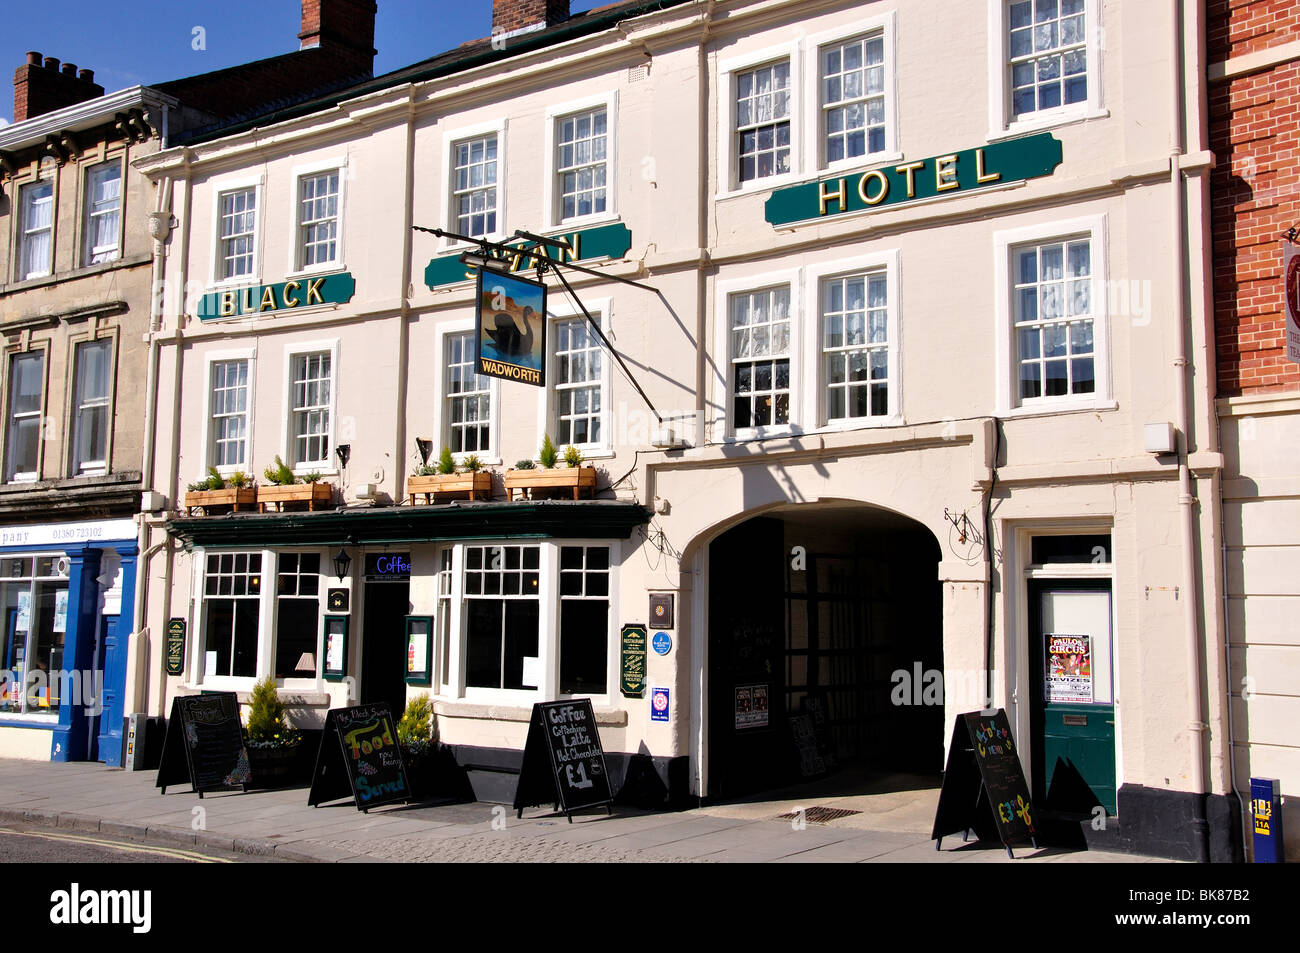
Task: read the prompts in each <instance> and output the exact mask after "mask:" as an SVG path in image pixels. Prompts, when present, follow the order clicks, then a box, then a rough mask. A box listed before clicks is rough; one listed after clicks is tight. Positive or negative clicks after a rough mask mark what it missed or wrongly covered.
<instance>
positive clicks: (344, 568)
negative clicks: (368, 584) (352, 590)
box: [334, 546, 352, 582]
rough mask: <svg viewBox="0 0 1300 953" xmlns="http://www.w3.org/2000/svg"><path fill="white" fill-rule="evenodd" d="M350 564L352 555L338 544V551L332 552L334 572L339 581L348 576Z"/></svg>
mask: <svg viewBox="0 0 1300 953" xmlns="http://www.w3.org/2000/svg"><path fill="white" fill-rule="evenodd" d="M351 565H352V557H351V556H349V555H348V551H347V550H346V549H344V548H343V547H342V546H340V547H339V551H338V552H337V553H335V554H334V574H335V575H336V576H338V577H339V582H342V581H343V580H344V579H346V578H347V577H348V567H349V566H351Z"/></svg>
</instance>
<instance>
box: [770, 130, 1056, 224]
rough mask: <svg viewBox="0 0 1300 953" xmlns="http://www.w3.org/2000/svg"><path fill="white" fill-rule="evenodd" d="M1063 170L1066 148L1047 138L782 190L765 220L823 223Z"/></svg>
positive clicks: (772, 198)
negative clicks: (845, 216) (833, 218)
mask: <svg viewBox="0 0 1300 953" xmlns="http://www.w3.org/2000/svg"><path fill="white" fill-rule="evenodd" d="M1060 164H1061V143H1060V141H1059V140H1058V139H1057V138H1056V137H1055V136H1053V135H1052V134H1051V133H1050V132H1044V133H1039V134H1038V135H1036V136H1025V137H1023V138H1020V139H1008V140H1007V141H1005V142H995V143H992V144H990V145H987V146H981V147H980V148H978V149H967V150H966V151H964V152H953V153H949V154H948V155H943V156H933V157H932V158H929V159H917V160H916V161H914V162H904V163H901V164H899V165H890V166H882V167H880V168H878V169H868V170H867V171H866V172H854V173H852V174H851V175H841V176H832V177H830V178H826V179H821V180H819V181H817V182H807V183H805V184H803V185H792V186H790V187H789V188H785V189H777V190H776V191H774V192H773V193H772V194H771V195H770V196H768V199H767V205H766V206H765V209H766V215H765V217H766V219H767V221H768V223H769V224H771V225H773V226H781V225H791V224H794V223H796V222H799V223H807V222H815V221H821V220H825V219H827V218H831V217H833V216H836V215H843V214H845V213H848V212H864V211H873V210H875V209H879V208H885V207H887V206H893V205H903V204H906V203H908V202H920V201H923V200H925V199H933V198H942V197H945V196H954V195H964V194H966V193H967V192H972V191H975V190H976V189H986V188H989V187H990V186H1005V185H1009V184H1013V183H1016V182H1021V181H1024V180H1025V179H1036V178H1039V177H1041V176H1044V175H1051V174H1052V172H1053V171H1054V170H1055V169H1056V167H1057V166H1058V165H1060Z"/></svg>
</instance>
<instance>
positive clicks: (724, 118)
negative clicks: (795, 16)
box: [715, 40, 806, 199]
mask: <svg viewBox="0 0 1300 953" xmlns="http://www.w3.org/2000/svg"><path fill="white" fill-rule="evenodd" d="M803 60H804V56H803V44H802V43H800V42H799V41H797V40H795V41H791V42H789V43H782V44H779V45H776V46H768V47H765V48H763V49H761V50H755V51H753V52H752V53H747V54H744V55H742V56H734V57H729V58H727V59H725V60H719V61H718V67H717V69H718V82H717V86H716V89H717V91H718V92H717V96H718V104H717V113H718V114H717V121H716V131H715V135H716V139H715V141H716V142H717V144H718V148H717V153H718V163H717V165H718V181H717V195H716V196H715V198H719V199H722V198H729V197H731V196H735V195H747V194H749V193H752V192H768V191H771V190H772V189H775V188H780V187H781V186H783V185H790V184H792V183H794V182H797V181H799V178H800V176H801V175H802V174H803V170H804V162H803V152H804V147H803V143H804V136H805V133H804V124H805V123H804V113H805V109H804V105H803V104H804V96H805V94H804V86H805V85H806V82H805V78H804V69H803ZM782 61H785V62H786V63H788V64H789V66H790V97H789V110H790V171H789V172H786V173H783V174H781V175H769V176H767V177H766V178H760V179H752V180H750V181H749V182H744V183H742V182H740V169H739V166H738V163H737V161H736V147H737V142H738V137H737V133H736V79H737V77H738V76H739V75H740V74H741V73H747V72H749V71H751V70H755V69H758V68H760V67H763V66H770V65H775V64H777V63H780V62H782ZM724 157H725V158H724Z"/></svg>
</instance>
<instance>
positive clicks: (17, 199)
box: [10, 163, 59, 283]
mask: <svg viewBox="0 0 1300 953" xmlns="http://www.w3.org/2000/svg"><path fill="white" fill-rule="evenodd" d="M42 185H48V186H49V187H50V196H49V203H50V224H49V225H48V226H46V227H44V228H41V229H29V228H28V225H27V220H28V213H29V212H30V211H31V207H32V205H33V204H34V200H33V199H32V198H31V195H32V193H33V192H34V191H35V190H36V189H38V188H40V187H41V186H42ZM10 207H11V214H10V220H11V221H12V222H13V230H14V240H13V250H14V258H13V261H14V265H13V276H14V278H13V280H14V282H15V283H17V282H22V281H35V280H37V279H39V278H47V277H49V276H50V275H52V274H54V265H55V261H54V255H55V252H56V251H58V239H59V176H58V175H55V174H54V173H52V172H50V171H47V169H46V167H45V165H44V163H42V165H41V171H40V173H39V174H38V175H36V176H34V177H33V178H31V179H30V180H28V181H26V182H22V183H20V184H19V185H18V187H17V188H16V189H15V190H13V191H12V193H11V200H10ZM35 231H41V232H48V233H49V238H50V245H49V253H48V257H47V259H46V262H45V268H44V269H43V270H42V269H38V270H36V271H33V272H30V273H29V272H27V271H26V270H25V268H24V267H23V262H24V259H25V258H26V257H27V246H28V243H29V242H30V241H31V239H30V237H29V235H30V234H32V233H33V232H35Z"/></svg>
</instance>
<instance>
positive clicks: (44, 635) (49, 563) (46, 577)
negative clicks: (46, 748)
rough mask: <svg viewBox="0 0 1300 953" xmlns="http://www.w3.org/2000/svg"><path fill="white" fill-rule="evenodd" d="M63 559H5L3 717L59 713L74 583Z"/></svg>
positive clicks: (1, 591) (0, 646) (0, 569)
mask: <svg viewBox="0 0 1300 953" xmlns="http://www.w3.org/2000/svg"><path fill="white" fill-rule="evenodd" d="M65 567H66V562H64V561H63V557H62V556H60V555H43V556H6V557H4V558H3V559H0V618H3V624H4V630H3V635H2V636H0V712H10V713H23V712H25V713H28V714H54V713H56V712H57V711H58V708H59V699H60V694H61V693H60V688H61V685H62V683H63V681H64V679H65V677H64V676H63V675H62V673H63V647H64V639H65V637H66V635H67V630H68V580H67V577H66V575H65V573H66V568H65Z"/></svg>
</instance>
